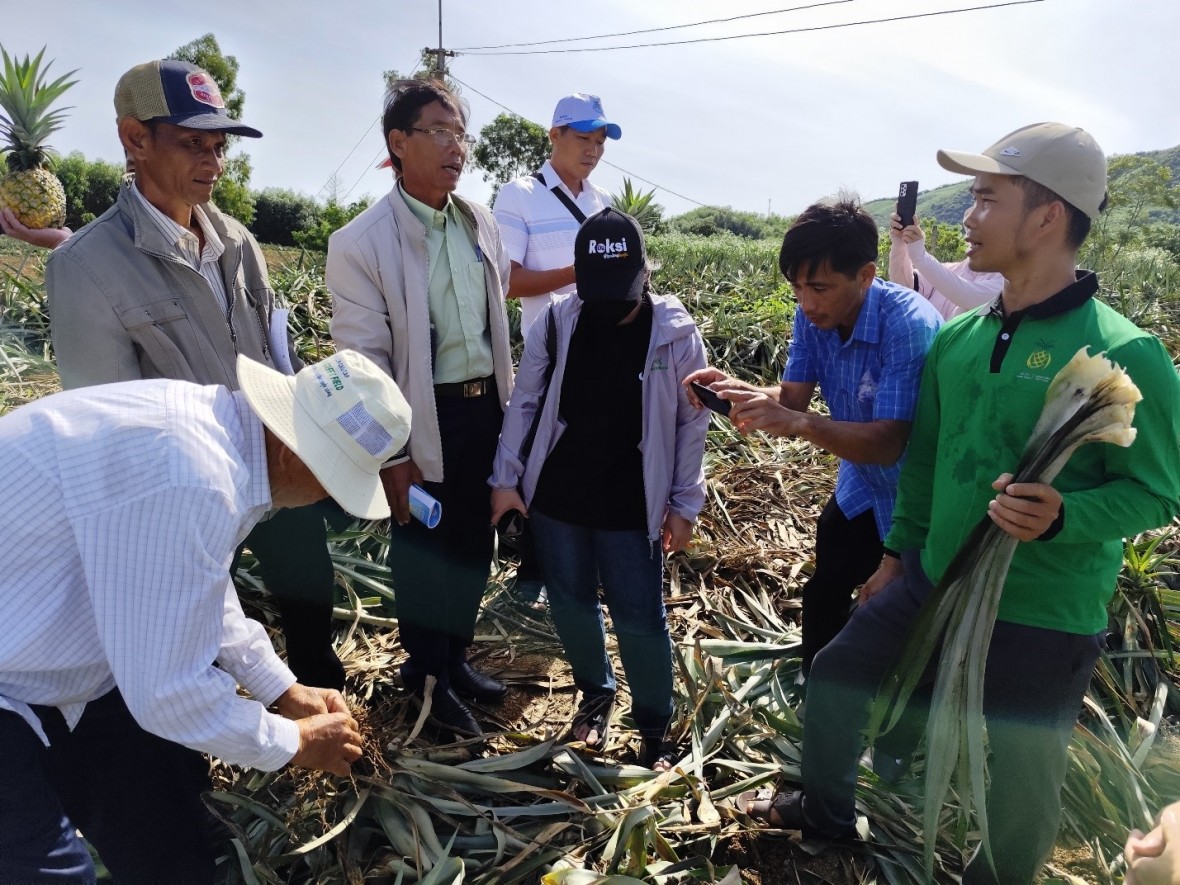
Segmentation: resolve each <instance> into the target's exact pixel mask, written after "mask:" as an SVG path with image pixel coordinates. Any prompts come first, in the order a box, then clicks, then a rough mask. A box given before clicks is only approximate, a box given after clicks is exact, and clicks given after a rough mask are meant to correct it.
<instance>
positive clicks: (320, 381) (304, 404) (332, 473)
mask: <svg viewBox="0 0 1180 885" xmlns="http://www.w3.org/2000/svg"><path fill="white" fill-rule="evenodd" d="M238 382H239V383H240V384H241V385H242V392H243V393H244V394H245V395H246V400H247V402H249V403H250V408H252V409H253V410H254V413H255V414H256V415H258V417H259V418H260V419H261V420H262V423H263V424H265V425H266V426H267V428H269V429H270V431H271V432H272V433H274V435H275V436H277V437H278V438H279V439H280V440H282V442H283V445H285V446H286V447H287V448H289V449H290V450H291V451H293V452H294V453H295V454H296V455H298V456H299V460H301V461H302V462H303V463H304V464H305V465H307V468H308V469H309V470H310V471H311V472H312V473H313V474H315V477H316V479H318V480H319V481H320V484H321V485H322V486H323V487H324V489H325V490H326V491H327V492H328V494H329V495H331V496H332V497H333V498H335V499H336V502H337V503H338V504H339V505H340V506H341V507H343V508H344V509H345V510H347V511H348V512H349V513H351V514H353V515H354V516H359V517H361V518H362V519H384V518H385V517H387V516H389V504H388V503H387V502H386V500H385V491H384V488H383V487H382V485H381V478H380V476H379V475H378V474H379V473H380V471H381V465H382V464H384V463H385V462H386V461H388V460H389V459H390V458H391V457H393V455H394V454H396V453H397V452H399V451H400V450H401V449H402V447H403V446H405V444H406V440H407V439H409V437H410V406H409V403H407V402H406V398H405V397H404V396H402V392H401V390H399V389H398V386H397V385H396V384H395V383H394V381H393V379H392V378H390V377H389V375H388V374H386V373H385V372H382V371H381V370H380V369H379V368H377V366H376V365H375V364H374V363H373V362H372V360H370V359H369V358H368V357H366V356H363V355H362V354H359V353H357V352H356V351H352V350H342V351H339V352H338V353H335V354H333V355H332V356H330V357H328V358H327V359H325V360H321V361H320V362H318V363H314V364H312V365H310V366H307V367H305V368H303V369H302V370H300V371H299V372H298V373H297V374H295V375H284V374H282V373H281V372H276V371H275V370H274V369H272V368H270V367H269V366H265V365H263V364H262V363H259V362H255V361H254V360H252V359H250V358H249V357H246V356H243V355H241V354H239V355H238Z"/></svg>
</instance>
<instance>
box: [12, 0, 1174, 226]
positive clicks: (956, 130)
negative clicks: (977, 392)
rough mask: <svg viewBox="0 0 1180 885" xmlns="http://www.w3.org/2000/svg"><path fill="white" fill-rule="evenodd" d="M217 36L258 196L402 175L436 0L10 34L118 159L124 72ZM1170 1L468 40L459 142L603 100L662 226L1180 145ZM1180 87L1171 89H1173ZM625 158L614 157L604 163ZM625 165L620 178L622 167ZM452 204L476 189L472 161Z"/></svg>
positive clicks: (631, 1) (592, 7)
mask: <svg viewBox="0 0 1180 885" xmlns="http://www.w3.org/2000/svg"><path fill="white" fill-rule="evenodd" d="M997 2H1000V0H839V2H826V3H817V2H816V0H728V2H726V3H724V4H718V3H716V2H709V0H643V2H635V0H597V2H595V3H592V4H591V3H581V4H575V3H571V2H567V0H550V2H541V0H496V2H488V0H442V37H443V45H444V46H446V47H448V48H455V49H461V48H465V47H476V46H487V45H492V44H506V43H524V42H530V41H541V40H554V39H560V38H570V37H582V36H590V35H597V34H605V33H619V32H626V31H637V30H643V29H648V28H668V27H669V26H673V25H681V24H687V23H691V22H700V21H704V20H708V19H717V18H721V17H726V18H728V17H735V16H752V15H753V14H755V13H766V12H769V11H771V10H780V9H789V8H791V7H800V6H805V5H812V6H813V7H814V8H811V9H796V10H795V11H789V12H781V13H775V14H764V15H756V16H753V17H748V18H745V19H741V20H736V21H731V22H724V23H715V24H709V25H703V26H699V27H693V28H684V29H675V30H663V31H660V32H657V33H649V34H640V35H634V36H630V37H623V38H615V39H613V40H594V41H581V42H574V43H564V44H550V45H547V46H541V47H535V48H536V49H556V48H575V47H597V46H604V45H614V44H632V43H651V42H666V41H670V40H688V39H694V38H701V37H707V38H712V37H721V36H727V35H734V34H747V33H753V32H766V31H783V30H787V29H798V28H819V27H824V26H829V25H834V24H840V23H847V22H855V21H863V20H869V19H883V18H890V17H896V16H912V15H917V14H922V13H930V12H937V11H940V10H953V9H961V8H964V7H971V6H981V5H989V4H993V3H997ZM208 32H212V33H213V34H214V35H215V36H216V37H217V39H218V42H219V43H220V45H221V49H222V51H223V52H224V53H225V54H227V55H234V56H236V57H237V59H238V61H239V63H240V66H241V68H240V71H239V75H238V85H239V87H240V88H241V89H242V90H243V91H244V92H245V94H246V103H245V109H244V112H243V115H242V117H243V120H244V121H245V122H247V123H248V124H249V125H251V126H254V127H256V128H258V129H260V130H262V132H263V134H264V137H263V138H262V139H259V140H252V139H243V140H242V141H241V142H240V143H239V145H238V146H237V147H235V151H243V150H244V151H246V152H247V153H249V155H250V159H251V162H252V165H253V170H254V171H253V175H252V177H251V186H252V187H254V188H256V189H261V188H264V187H281V188H289V189H292V190H295V191H299V192H302V193H305V194H308V195H311V196H314V197H317V198H319V199H325V198H326V197H327V196H328V195H329V194H330V193H333V192H334V193H335V194H336V196H337V197H339V198H342V199H343V200H344V201H345V202H347V201H352V200H355V199H357V198H359V197H361V196H363V195H366V194H367V195H369V196H371V197H376V196H379V195H380V194H383V193H385V192H386V191H388V189H389V187H390V186H391V183H392V179H391V176H390V173H389V172H388V171H387V170H378V169H377V168H375V167H376V165H377V162H378V161H379V160H380V159H381V158H382V157H383V156H384V145H383V140H382V134H381V128H380V123H379V122H378V119H379V116H380V113H381V101H382V92H383V88H384V84H383V79H382V72H383V71H385V70H388V69H391V68H392V69H396V70H399V71H403V72H405V71H408V70H411V69H412V68H413V67H414V65H415V64H416V62H417V59H418V56H419V52H420V50H421V49H422V48H423V47H425V46H427V45H430V46H437V45H438V42H439V2H438V0H332V2H315V3H312V2H307V0H287V2H285V3H281V4H280V3H276V2H260V0H254V2H248V0H203V2H201V3H195V4H181V3H160V2H159V0H153V2H147V0H59V2H57V3H56V4H54V5H53V7H52V12H50V11H48V8H47V7H42V6H40V5H39V4H36V3H19V4H17V3H9V4H5V8H4V9H3V11H0V44H2V45H3V46H4V48H5V49H7V50H8V51H9V53H19V54H21V55H24V54H25V53H36V51H37V50H39V49H40V48H41V46H42V45H46V46H47V47H48V50H47V52H46V57H49V58H53V59H55V60H56V61H55V63H54V66H53V67H52V68H51V69H50V73H51V74H54V75H56V74H61V73H65V72H66V71H68V70H70V69H71V68H77V69H78V75H77V76H78V78H79V83H78V85H76V86H75V87H74V88H73V89H71V90H70V91H69V92H68V93H67V94H66V96H65V97H64V98H63V99H62V103H63V104H65V105H73V110H71V111H70V112H69V117H68V119H67V121H66V125H65V127H64V129H63V130H62V131H61V132H59V133H57V134H56V135H55V136H54V137H53V139H52V140H51V144H52V145H53V146H54V147H55V148H57V149H58V150H59V151H61V152H63V153H68V152H70V151H74V150H80V151H82V153H83V154H85V155H86V156H87V157H88V158H91V159H96V158H102V159H106V160H110V161H121V159H122V151H121V148H120V146H119V142H118V137H117V134H116V130H115V121H114V109H113V104H112V97H113V95H114V87H115V83H116V81H117V80H118V78H119V76H120V75H121V74H122V73H123V72H124V71H126V70H127V69H128V68H130V67H131V66H132V65H135V64H138V63H139V62H143V61H148V60H150V59H153V58H159V57H163V56H166V55H167V54H169V53H171V52H172V51H173V50H175V49H176V48H177V47H179V46H181V45H183V44H185V43H187V42H189V41H191V40H193V39H195V38H197V37H199V36H201V35H203V34H205V33H208ZM1178 32H1180V3H1178V2H1176V0H1038V2H1033V3H1025V4H1023V5H1011V6H1005V7H1002V8H995V9H990V10H980V11H974V12H961V13H957V14H948V15H935V16H929V17H926V18H919V19H911V20H908V21H894V22H886V23H877V24H866V25H860V26H852V27H843V28H828V29H826V30H812V31H808V32H802V33H792V34H779V35H776V36H763V37H752V38H746V39H732V40H715V41H711V42H700V43H694V44H690V45H680V46H657V47H646V48H638V49H621V50H617V51H593V52H571V53H549V54H541V55H537V54H534V55H506V54H501V55H481V54H476V53H474V52H471V53H462V52H461V53H460V54H459V55H457V56H456V57H454V58H452V59H449V62H448V63H449V65H450V69H451V72H452V73H453V75H454V76H455V77H456V78H457V79H458V80H459V81H460V82H461V83H462V84H464V86H465V88H464V92H463V95H464V98H465V99H466V100H467V101H468V102H469V104H470V107H471V119H470V121H469V127H468V128H469V131H471V132H473V133H477V132H478V130H479V129H480V128H481V127H483V126H485V125H487V124H488V123H490V122H491V121H492V120H493V119H494V118H495V116H496V115H497V114H499V113H501V112H502V111H503V110H504V107H507V108H509V109H511V110H512V111H515V112H517V113H519V114H521V115H523V116H525V117H528V118H529V119H531V120H534V121H536V122H538V123H541V124H542V125H544V126H545V127H546V128H547V127H548V125H549V123H550V120H551V116H552V112H553V106H554V104H555V103H556V101H557V99H559V98H560V97H561V96H562V95H565V94H568V93H571V92H590V93H594V94H597V95H599V96H601V98H602V101H603V105H604V107H605V110H606V114H607V117H608V118H609V119H611V120H612V121H614V122H617V123H618V124H619V125H620V126H621V127H622V129H623V137H622V139H620V140H619V141H612V142H609V143H608V147H607V151H606V155H605V157H604V163H602V164H600V165H599V167H598V169H597V170H596V171H595V173H594V175H593V179H592V180H593V181H594V182H595V183H596V184H598V185H600V186H601V187H604V188H606V189H607V190H609V191H611V192H612V193H613V192H617V191H619V190H621V189H622V185H623V180H624V178H626V177H631V178H632V179H633V181H634V183H635V184H636V185H637V186H639V187H640V188H641V189H643V190H650V189H651V188H652V187H653V186H654V187H656V188H657V195H656V201H657V202H658V203H660V204H661V205H662V206H664V208H665V210H666V213H667V214H668V215H677V214H680V213H682V212H685V211H688V210H690V209H692V208H694V207H695V206H696V205H698V204H709V205H722V206H732V207H733V208H735V209H742V210H748V211H753V212H759V213H765V212H768V211H774V212H776V213H780V214H788V215H789V214H794V213H797V212H799V211H800V210H802V209H803V208H804V207H805V206H807V205H808V204H809V203H811V202H813V201H814V200H816V199H819V198H822V197H824V196H827V195H830V194H833V193H836V192H837V191H840V190H851V191H854V192H856V193H859V194H860V195H861V196H862V197H863V198H864V199H865V200H870V199H874V198H877V197H883V196H888V195H891V194H894V193H896V190H897V182H898V181H900V180H913V179H917V180H918V181H919V182H920V186H921V189H922V190H926V189H928V188H931V187H935V186H938V185H941V184H946V183H949V182H953V181H957V180H961V179H960V177H959V176H956V175H954V174H952V173H949V172H945V171H943V170H942V169H940V168H939V167H938V165H937V163H936V162H935V159H934V155H935V151H936V150H937V149H938V148H951V149H959V150H975V151H978V150H982V149H983V148H985V147H987V146H988V145H989V144H991V143H992V142H994V141H996V140H998V139H999V138H1000V137H1001V136H1002V135H1004V134H1005V133H1007V132H1009V131H1011V130H1013V129H1016V128H1018V127H1020V126H1023V125H1025V124H1028V123H1034V122H1040V121H1042V120H1057V121H1060V122H1064V123H1069V124H1071V125H1079V126H1082V127H1083V128H1085V129H1087V130H1089V131H1090V132H1091V133H1092V134H1093V135H1094V136H1095V138H1096V139H1097V140H1098V143H1099V144H1101V145H1102V146H1103V148H1104V149H1105V150H1106V152H1107V153H1108V154H1118V153H1131V152H1136V151H1144V150H1153V149H1157V148H1165V147H1171V146H1173V145H1176V144H1177V143H1180V113H1177V101H1176V98H1177V89H1176V86H1175V83H1176V70H1175V51H1174V48H1175V34H1176V33H1178ZM1169 83H1170V84H1173V85H1171V86H1169V85H1168V84H1169ZM608 164H613V165H608ZM621 170H625V171H621ZM459 193H460V194H462V195H464V196H467V197H471V198H474V199H476V200H480V201H484V202H486V201H487V200H488V199H489V198H490V194H491V188H490V185H488V184H487V183H486V182H485V181H484V180H483V178H482V173H481V172H480V171H479V170H476V169H474V168H473V167H472V168H469V169H468V170H467V171H466V172H465V173H464V177H463V179H462V181H461V183H460V186H459Z"/></svg>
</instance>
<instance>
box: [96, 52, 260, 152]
mask: <svg viewBox="0 0 1180 885" xmlns="http://www.w3.org/2000/svg"><path fill="white" fill-rule="evenodd" d="M115 114H116V117H117V118H118V119H120V120H121V119H122V118H123V117H134V118H135V119H136V120H143V121H144V122H147V121H148V120H161V121H163V122H165V123H171V124H172V125H174V126H186V127H188V128H189V129H204V130H206V131H209V132H225V133H228V134H229V135H244V136H246V137H247V138H261V137H262V133H261V132H259V131H258V130H257V129H254V128H252V127H250V126H245V125H243V124H242V123H241V122H240V121H238V120H235V119H233V118H232V117H230V115H229V112H228V111H227V110H226V109H225V100H224V99H223V98H222V97H221V90H220V89H219V88H218V87H217V81H216V80H214V79H213V77H212V76H211V75H210V74H209V72H208V71H203V70H201V69H200V68H198V67H197V66H196V65H194V64H189V63H188V62H187V61H178V60H177V59H174V58H165V59H161V60H159V61H149V62H145V63H144V64H141V65H136V66H135V67H133V68H132V69H131V70H129V71H128V72H127V73H126V74H124V75H123V76H122V77H120V78H119V82H118V84H117V85H116V86H115Z"/></svg>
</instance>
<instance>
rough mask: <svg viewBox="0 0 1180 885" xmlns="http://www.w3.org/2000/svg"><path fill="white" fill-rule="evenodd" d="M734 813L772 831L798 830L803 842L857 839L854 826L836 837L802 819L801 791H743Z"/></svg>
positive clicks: (766, 788) (762, 788) (738, 798)
mask: <svg viewBox="0 0 1180 885" xmlns="http://www.w3.org/2000/svg"><path fill="white" fill-rule="evenodd" d="M736 804H737V809H738V811H740V812H741V813H743V814H745V815H746V816H747V817H749V818H752V819H753V820H759V821H762V822H764V823H765V824H766V826H767V827H770V828H771V829H775V830H798V831H799V832H800V833H801V834H802V835H803V839H804V840H805V841H806V840H813V841H822V842H825V843H827V842H834V841H838V840H839V841H842V840H845V839H857V838H858V837H859V833H858V831H857V828H856V825H855V824H854V825H852V826H850V827H849V828H848V829H846V830H843V831H841V832H838V833H824V832H821V831H820V830H817V829H816V828H815V827H814V826H812V825H811V824H810V823H809V822H808V821H807V818H805V817H804V816H803V791H802V790H791V791H790V792H781V791H778V790H771V789H770V787H760V788H759V789H757V790H746V792H744V793H742V794H741V795H740V796H738V797H737V803H736Z"/></svg>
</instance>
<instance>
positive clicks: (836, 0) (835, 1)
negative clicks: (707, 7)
mask: <svg viewBox="0 0 1180 885" xmlns="http://www.w3.org/2000/svg"><path fill="white" fill-rule="evenodd" d="M854 2H856V0H825V2H823V3H809V4H807V5H806V6H791V7H788V8H786V9H769V10H766V11H765V12H750V13H747V14H745V15H734V16H730V17H729V18H711V19H708V20H706V21H700V22H690V23H689V24H685V25H665V26H664V27H662V28H644V29H643V30H639V31H619V32H618V33H614V34H594V35H593V36H590V37H560V38H557V39H555V40H535V41H533V42H532V43H501V44H499V45H497V46H461V47H459V48H458V49H456V50H455V52H470V51H473V50H479V49H515V48H517V47H521V46H546V45H548V44H550V43H577V42H578V41H580V40H605V39H607V38H610V37H633V36H635V35H636V34H655V33H658V32H660V31H677V30H681V29H683V28H697V27H700V26H701V25H719V24H726V23H728V22H736V21H740V20H741V19H746V18H758V17H760V16H765V15H779V14H780V13H784V12H801V11H803V10H805V9H817V8H819V7H821V6H838V5H840V4H841V3H854Z"/></svg>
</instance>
